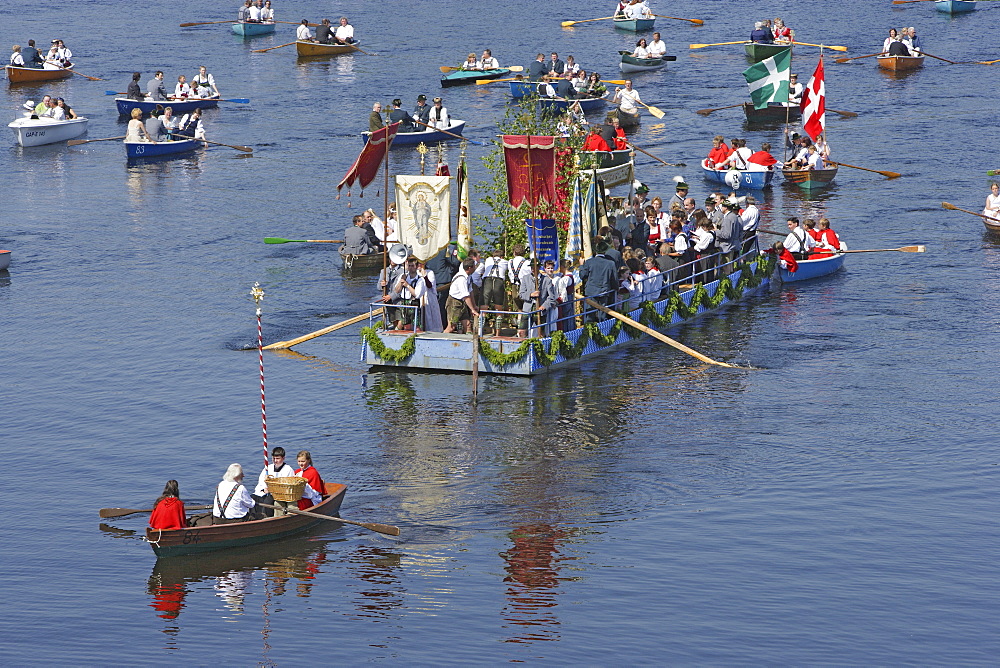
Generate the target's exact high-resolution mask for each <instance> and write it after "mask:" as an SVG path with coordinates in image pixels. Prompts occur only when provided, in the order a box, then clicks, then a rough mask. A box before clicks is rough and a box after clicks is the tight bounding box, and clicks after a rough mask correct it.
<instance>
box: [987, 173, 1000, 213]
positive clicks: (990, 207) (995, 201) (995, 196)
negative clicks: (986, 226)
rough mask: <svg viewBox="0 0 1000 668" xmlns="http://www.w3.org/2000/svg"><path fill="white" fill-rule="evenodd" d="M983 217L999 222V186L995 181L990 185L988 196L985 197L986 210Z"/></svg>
mask: <svg viewBox="0 0 1000 668" xmlns="http://www.w3.org/2000/svg"><path fill="white" fill-rule="evenodd" d="M983 215H984V216H989V217H990V218H994V219H996V220H1000V184H997V182H996V181H994V182H993V183H991V184H990V194H989V195H987V196H986V208H985V209H983Z"/></svg>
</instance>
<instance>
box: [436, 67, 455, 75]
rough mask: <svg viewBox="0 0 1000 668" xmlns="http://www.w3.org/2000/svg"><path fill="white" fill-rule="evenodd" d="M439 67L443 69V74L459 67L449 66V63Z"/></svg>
mask: <svg viewBox="0 0 1000 668" xmlns="http://www.w3.org/2000/svg"><path fill="white" fill-rule="evenodd" d="M438 69H439V70H441V73H442V74H447V73H448V72H452V71H454V70H457V69H458V68H457V67H449V66H448V65H442V66H441V67H439V68H438Z"/></svg>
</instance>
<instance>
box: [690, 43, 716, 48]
mask: <svg viewBox="0 0 1000 668" xmlns="http://www.w3.org/2000/svg"><path fill="white" fill-rule="evenodd" d="M706 46H711V45H709V44H688V48H689V49H704V48H705V47H706Z"/></svg>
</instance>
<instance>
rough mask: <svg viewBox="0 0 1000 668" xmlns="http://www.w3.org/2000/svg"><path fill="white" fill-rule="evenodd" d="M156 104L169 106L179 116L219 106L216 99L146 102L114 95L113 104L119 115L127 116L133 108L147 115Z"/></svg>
mask: <svg viewBox="0 0 1000 668" xmlns="http://www.w3.org/2000/svg"><path fill="white" fill-rule="evenodd" d="M156 105H160V106H163V107H170V108H171V109H173V111H174V116H180V115H181V114H187V113H190V112H192V111H194V110H195V109H213V108H215V107H218V106H219V100H218V99H214V100H213V99H207V100H202V99H187V100H164V101H161V102H152V101H150V102H146V101H140V100H133V99H131V98H128V97H116V98H115V106H116V107H118V114H119V115H120V116H129V115H131V114H132V110H133V109H142V113H143V114H144V115H148V114H149V113H150V112H151V111H153V109H155V108H156Z"/></svg>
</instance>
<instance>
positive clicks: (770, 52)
mask: <svg viewBox="0 0 1000 668" xmlns="http://www.w3.org/2000/svg"><path fill="white" fill-rule="evenodd" d="M791 48H792V47H791V46H789V45H788V44H764V43H762V42H750V43H749V44H746V45H744V47H743V50H744V51H745V52H746V54H747V58H749V59H750V62H753V63H759V62H761V61H762V60H767V59H768V58H773V57H774V56H776V55H778V54H779V53H781V52H783V51H784V50H785V49H791Z"/></svg>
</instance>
